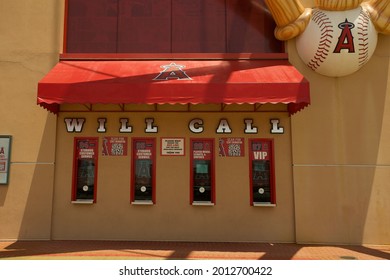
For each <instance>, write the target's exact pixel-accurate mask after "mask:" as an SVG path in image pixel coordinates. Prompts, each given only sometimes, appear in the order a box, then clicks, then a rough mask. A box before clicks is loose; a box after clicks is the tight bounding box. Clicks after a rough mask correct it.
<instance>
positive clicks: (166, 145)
mask: <svg viewBox="0 0 390 280" xmlns="http://www.w3.org/2000/svg"><path fill="white" fill-rule="evenodd" d="M161 155H162V156H184V138H161Z"/></svg>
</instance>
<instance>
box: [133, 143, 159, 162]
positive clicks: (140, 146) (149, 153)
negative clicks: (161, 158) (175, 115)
mask: <svg viewBox="0 0 390 280" xmlns="http://www.w3.org/2000/svg"><path fill="white" fill-rule="evenodd" d="M134 144H135V147H134V149H135V158H136V159H153V150H154V140H152V139H142V140H137V141H135V143H134Z"/></svg>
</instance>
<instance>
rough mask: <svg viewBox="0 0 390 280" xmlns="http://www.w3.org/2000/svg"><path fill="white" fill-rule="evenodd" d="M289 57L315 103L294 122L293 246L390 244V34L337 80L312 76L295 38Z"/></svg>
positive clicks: (289, 49)
mask: <svg viewBox="0 0 390 280" xmlns="http://www.w3.org/2000/svg"><path fill="white" fill-rule="evenodd" d="M304 2H307V3H308V6H309V4H310V3H309V2H311V1H304ZM288 52H289V58H290V61H291V62H292V63H293V64H294V65H295V66H296V67H297V68H298V69H299V70H300V72H301V73H302V74H303V75H304V76H305V77H306V78H307V79H308V80H309V82H310V87H311V100H312V102H311V103H312V104H311V106H309V107H308V108H307V109H305V110H303V111H302V112H300V113H299V114H296V115H294V116H293V117H292V131H293V142H292V144H293V158H294V190H295V195H294V197H295V206H296V228H297V242H301V243H307V242H312V243H347V244H361V243H376V244H389V243H390V231H389V228H390V204H389V203H388V202H389V201H390V187H389V186H390V183H389V182H390V175H389V174H390V144H389V143H390V133H389V129H388V128H389V125H390V99H389V96H390V36H384V35H379V40H378V47H377V49H376V51H375V53H374V55H373V57H372V59H371V60H370V61H369V63H368V64H366V65H365V66H364V67H363V68H362V69H360V70H359V71H358V72H356V73H354V74H352V75H350V76H346V77H341V78H328V77H324V76H321V75H319V74H316V73H314V72H313V71H311V70H309V69H308V68H307V67H306V66H305V65H304V64H303V63H302V61H301V60H300V58H299V57H298V54H297V52H296V48H295V41H294V40H292V41H290V42H289V44H288Z"/></svg>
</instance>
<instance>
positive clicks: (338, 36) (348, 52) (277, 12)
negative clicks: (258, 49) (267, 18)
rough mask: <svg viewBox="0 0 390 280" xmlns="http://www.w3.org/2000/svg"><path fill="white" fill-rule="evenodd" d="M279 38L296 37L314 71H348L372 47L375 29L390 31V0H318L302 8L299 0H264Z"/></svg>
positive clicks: (367, 56) (301, 53) (335, 73)
mask: <svg viewBox="0 0 390 280" xmlns="http://www.w3.org/2000/svg"><path fill="white" fill-rule="evenodd" d="M265 2H266V4H267V6H268V8H269V9H270V11H271V14H272V16H273V18H274V19H275V22H276V25H277V27H276V29H275V36H276V38H277V39H279V40H290V39H292V38H295V37H296V46H297V51H298V54H299V56H300V57H301V59H302V60H303V62H305V64H306V65H307V66H308V67H309V68H310V69H312V70H313V71H315V72H317V73H319V74H322V75H326V76H330V77H341V76H346V75H350V74H352V73H354V72H356V71H357V70H359V69H360V68H361V67H362V66H363V65H364V64H366V63H367V62H368V61H369V59H370V58H371V56H372V54H373V53H374V51H375V48H376V44H377V39H378V33H383V34H390V0H370V1H367V2H364V3H362V2H363V0H317V1H316V3H317V6H316V7H315V8H313V9H310V8H308V9H305V8H303V6H302V4H301V3H300V2H299V0H265Z"/></svg>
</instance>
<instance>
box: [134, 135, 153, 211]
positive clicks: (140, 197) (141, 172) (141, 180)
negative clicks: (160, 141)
mask: <svg viewBox="0 0 390 280" xmlns="http://www.w3.org/2000/svg"><path fill="white" fill-rule="evenodd" d="M155 151H156V149H155V139H151V138H144V139H133V156H132V159H133V160H132V161H133V162H132V172H131V174H132V186H131V193H132V197H131V202H132V204H154V203H155V181H156V176H155V174H156V172H155V170H156V166H155V162H156V160H155V158H156V152H155Z"/></svg>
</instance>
